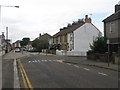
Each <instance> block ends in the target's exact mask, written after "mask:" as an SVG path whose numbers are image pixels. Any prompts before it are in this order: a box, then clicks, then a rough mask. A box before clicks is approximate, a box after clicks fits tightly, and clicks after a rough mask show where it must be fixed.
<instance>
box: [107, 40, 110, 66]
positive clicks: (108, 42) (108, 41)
mask: <svg viewBox="0 0 120 90" xmlns="http://www.w3.org/2000/svg"><path fill="white" fill-rule="evenodd" d="M107 44H108V67H109V66H110V65H109V62H110V40H107Z"/></svg>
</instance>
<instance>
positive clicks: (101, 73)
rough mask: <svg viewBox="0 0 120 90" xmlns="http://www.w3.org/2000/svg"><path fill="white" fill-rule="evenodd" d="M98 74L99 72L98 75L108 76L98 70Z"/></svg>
mask: <svg viewBox="0 0 120 90" xmlns="http://www.w3.org/2000/svg"><path fill="white" fill-rule="evenodd" d="M98 74H100V75H104V76H108V75H107V74H105V73H101V72H98Z"/></svg>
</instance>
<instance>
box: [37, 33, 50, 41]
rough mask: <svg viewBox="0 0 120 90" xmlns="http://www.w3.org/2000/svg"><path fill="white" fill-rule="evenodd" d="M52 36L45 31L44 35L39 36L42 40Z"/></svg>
mask: <svg viewBox="0 0 120 90" xmlns="http://www.w3.org/2000/svg"><path fill="white" fill-rule="evenodd" d="M50 37H51V35H49V34H47V33H45V34H43V35H42V36H40V37H39V39H40V40H48V39H49V38H50Z"/></svg>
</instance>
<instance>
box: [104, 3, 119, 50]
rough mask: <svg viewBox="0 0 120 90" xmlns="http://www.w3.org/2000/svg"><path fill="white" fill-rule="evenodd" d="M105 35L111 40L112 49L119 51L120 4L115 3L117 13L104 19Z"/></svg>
mask: <svg viewBox="0 0 120 90" xmlns="http://www.w3.org/2000/svg"><path fill="white" fill-rule="evenodd" d="M103 22H104V36H105V37H106V38H107V39H108V40H109V41H110V51H111V52H118V48H119V47H120V4H117V5H115V13H113V14H112V15H110V16H109V17H107V18H105V19H104V20H103Z"/></svg>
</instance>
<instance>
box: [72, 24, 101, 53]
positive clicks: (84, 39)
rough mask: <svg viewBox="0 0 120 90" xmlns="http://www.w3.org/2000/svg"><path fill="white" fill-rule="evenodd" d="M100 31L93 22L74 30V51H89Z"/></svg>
mask: <svg viewBox="0 0 120 90" xmlns="http://www.w3.org/2000/svg"><path fill="white" fill-rule="evenodd" d="M99 33H100V31H99V30H98V29H97V28H96V27H95V26H94V25H93V24H91V23H85V24H84V25H82V26H81V27H80V28H78V29H77V30H75V31H74V51H81V52H87V51H88V50H90V44H91V43H92V42H93V40H94V39H95V38H96V37H97V36H98V34H99Z"/></svg>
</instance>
